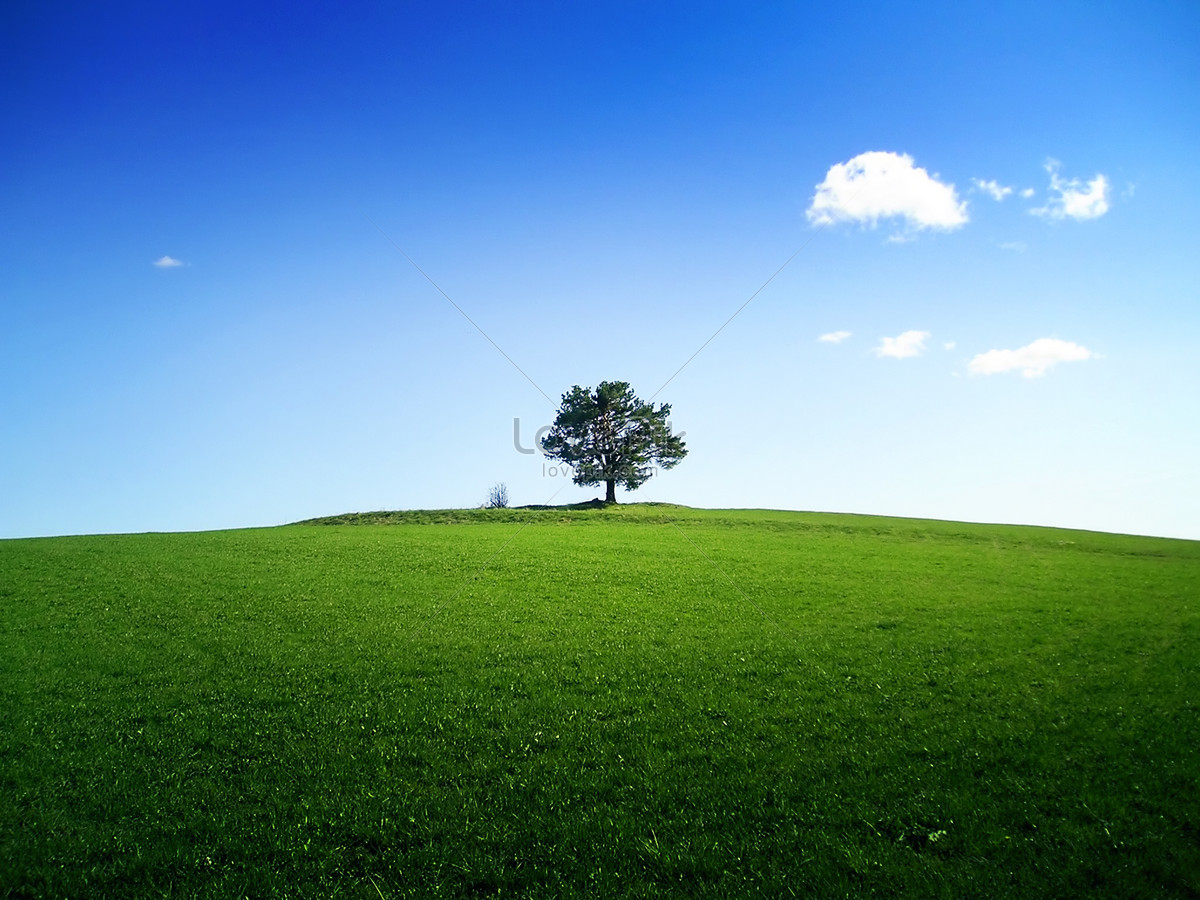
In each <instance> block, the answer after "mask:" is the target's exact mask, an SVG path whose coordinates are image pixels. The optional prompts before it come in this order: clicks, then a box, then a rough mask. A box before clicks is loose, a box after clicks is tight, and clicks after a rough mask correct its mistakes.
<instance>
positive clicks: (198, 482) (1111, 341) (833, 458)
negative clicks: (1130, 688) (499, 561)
mask: <svg viewBox="0 0 1200 900" xmlns="http://www.w3.org/2000/svg"><path fill="white" fill-rule="evenodd" d="M0 42H2V43H0V73H2V74H0V77H2V78H3V84H4V91H3V94H2V98H0V103H2V104H3V105H2V107H0V112H2V115H0V198H2V207H3V223H4V225H3V227H4V233H3V240H2V242H0V312H2V314H3V318H2V322H3V324H2V326H0V378H2V379H3V389H2V391H0V536H5V537H15V536H25V535H45V534H62V533H78V532H109V531H148V530H192V529H210V528H232V527H241V526H257V525H271V524H278V523H282V522H287V521H293V520H296V519H300V518H305V517H310V516H317V515H323V514H332V513H338V512H345V511H351V510H367V509H381V508H420V507H457V506H470V505H476V504H478V503H479V502H480V501H481V500H482V499H483V498H484V496H485V494H486V492H487V489H488V487H489V486H490V485H491V484H493V483H494V482H497V481H504V482H506V483H507V484H508V487H509V491H510V494H511V495H512V499H513V501H514V502H515V503H520V504H523V503H542V502H546V501H547V500H550V499H551V498H552V497H553V502H555V503H563V502H573V501H578V500H581V499H588V498H591V497H593V496H595V495H596V494H597V493H599V492H601V490H602V489H596V488H580V487H576V486H574V485H571V484H569V483H566V482H565V480H564V479H563V478H562V477H554V476H553V475H552V474H551V472H550V470H549V469H548V467H547V465H546V461H545V460H544V459H543V458H542V457H541V456H540V455H538V454H522V453H520V452H518V451H517V450H516V448H515V447H514V440H513V420H514V418H517V419H519V420H520V423H521V426H520V427H521V435H522V442H523V443H524V445H525V446H527V447H528V446H531V445H532V440H533V435H534V432H536V430H537V428H538V427H539V426H542V425H545V424H548V423H549V422H550V421H551V420H552V418H553V415H554V404H553V403H550V402H548V401H547V400H546V399H545V397H544V396H543V395H542V393H541V392H542V391H544V392H545V394H547V395H549V396H550V397H551V398H553V399H554V400H555V401H557V399H558V398H559V397H560V395H561V394H562V393H563V392H564V391H566V390H567V389H568V388H569V387H570V386H571V385H573V384H585V385H594V384H596V383H597V382H599V381H601V380H605V379H616V380H624V381H629V382H631V383H632V384H633V386H634V388H635V389H636V390H637V391H638V393H639V394H641V396H642V397H643V398H646V397H648V396H650V395H651V394H654V393H655V392H656V391H657V390H658V389H659V388H660V386H662V385H663V383H664V382H666V381H667V380H668V379H669V378H671V376H672V374H673V373H675V372H676V370H677V369H678V368H679V367H680V366H681V365H682V364H683V363H684V362H685V361H686V360H688V358H689V357H691V356H692V354H693V353H695V351H696V350H697V349H698V348H699V347H701V345H703V344H704V342H705V341H706V340H708V339H709V338H710V336H712V335H713V333H714V332H716V331H717V329H718V328H720V327H721V325H722V323H724V322H725V321H726V320H727V319H728V318H729V316H730V315H732V314H733V313H734V311H735V310H737V309H738V308H739V307H741V306H742V305H743V304H744V303H745V302H746V300H747V299H748V298H750V297H751V296H752V295H753V294H754V292H755V291H756V290H757V289H758V288H759V287H760V286H761V285H762V284H763V283H764V282H765V281H767V279H768V278H770V277H771V275H772V274H773V273H775V272H776V270H778V269H779V267H780V266H781V265H783V264H784V262H785V261H787V260H788V259H789V257H791V256H792V254H793V253H796V251H797V250H799V253H797V254H796V255H795V257H794V259H792V261H791V262H790V264H788V265H787V267H786V268H784V269H783V271H782V272H780V273H779V274H778V275H777V276H776V277H775V278H774V280H772V281H771V282H770V284H768V285H767V287H766V288H765V289H763V290H762V291H761V293H759V294H758V295H757V296H755V297H754V299H753V300H752V302H750V303H749V304H748V305H746V306H745V308H744V309H743V310H742V311H741V313H740V314H739V315H738V316H737V317H736V318H735V319H734V320H733V321H732V322H730V323H729V324H728V325H727V326H726V327H725V328H724V329H723V330H721V331H720V333H719V334H718V335H717V336H716V338H715V339H713V340H712V341H711V343H709V344H708V345H707V346H706V347H705V348H704V350H703V351H702V352H700V353H699V354H698V355H696V356H695V358H694V359H693V360H692V361H691V362H690V364H688V365H687V366H686V367H685V368H684V369H683V370H682V371H681V372H679V374H678V375H676V376H675V377H674V379H673V380H672V381H670V383H669V385H667V386H666V387H665V388H664V389H663V390H662V393H661V394H660V395H659V396H658V397H657V400H659V401H663V400H665V401H668V402H670V403H671V404H672V405H673V408H674V413H673V416H672V418H673V422H674V424H675V427H676V429H677V430H682V431H685V432H686V438H685V440H686V441H687V444H688V446H689V449H690V451H691V452H690V455H689V457H688V458H687V459H686V460H685V461H684V462H683V463H682V464H681V465H680V466H679V467H678V468H677V469H674V470H672V471H670V472H666V473H663V474H662V475H661V476H660V477H658V478H656V479H653V480H652V481H651V482H650V483H649V484H647V485H646V486H645V487H643V488H642V489H641V490H639V491H638V492H636V493H635V494H632V495H628V494H626V495H622V499H637V500H665V501H672V502H678V503H685V504H689V505H693V506H705V507H773V508H787V509H806V510H831V511H845V512H862V513H879V514H890V515H902V516H921V517H936V518H950V519H964V520H973V521H989V522H1017V523H1030V524H1045V525H1062V526H1070V527H1082V528H1092V529H1100V530H1106V531H1121V532H1133V533H1149V534H1161V535H1173V536H1181V537H1189V538H1200V462H1198V459H1200V454H1198V453H1197V448H1198V447H1200V362H1198V359H1197V348H1198V347H1200V304H1198V300H1200V263H1198V260H1200V252H1198V251H1197V248H1196V243H1197V237H1198V235H1200V228H1198V227H1197V221H1198V220H1197V209H1200V152H1197V151H1198V148H1200V103H1197V97H1200V54H1197V52H1196V49H1197V47H1200V6H1197V5H1196V4H1195V3H1193V2H1180V3H1156V2H1149V3H1147V2H1137V3H1093V2H1088V3H1050V4H1048V3H1045V2H1044V0H1041V2H1036V3H997V2H993V3H987V4H974V5H973V4H964V3H958V2H953V3H907V2H906V3H894V4H888V3H870V4H856V3H842V2H839V3H836V4H806V3H767V4H756V5H752V6H751V8H750V9H747V8H746V5H745V4H734V3H703V2H701V3H697V2H688V3H660V4H642V3H613V2H605V3H591V2H579V3H561V4H557V3H556V4H549V3H534V4H519V3H518V4H514V3H504V4H501V3H475V4H466V3H462V4H455V3H450V4H382V3H381V4H363V5H345V6H344V7H343V6H341V5H335V4H329V5H325V6H322V5H318V4H295V3H287V4H284V3H278V4H253V3H251V4H244V3H237V4H234V3H202V4H193V5H192V8H186V9H180V8H177V7H176V5H174V4H160V3H146V4H122V3H116V4H100V3H82V4H71V5H67V4H42V3H32V2H16V3H8V4H5V5H4V7H3V9H2V10H0ZM863 154H872V155H871V156H866V157H864V156H863ZM855 160H857V161H859V162H864V161H871V160H873V161H875V162H876V163H881V164H885V165H884V166H883V169H884V170H883V171H874V170H872V169H871V167H870V166H866V167H865V168H864V170H863V173H862V174H861V175H860V178H859V180H857V181H854V180H853V179H852V180H851V183H850V184H849V185H848V186H846V187H845V189H844V190H841V191H840V192H839V190H838V189H837V186H836V184H835V182H836V180H837V174H838V172H840V171H844V168H840V167H844V166H845V165H846V164H848V163H851V162H852V161H855ZM876 168H878V166H876ZM983 182H988V183H990V187H991V188H993V189H996V188H1011V193H1009V194H1007V195H1005V196H1003V198H1002V199H999V200H997V199H995V198H994V197H993V195H992V191H990V190H989V189H988V188H987V187H984V186H982V183H983ZM823 184H824V185H825V186H826V188H825V191H824V194H825V201H822V202H825V203H826V205H825V206H820V204H818V205H817V206H814V203H815V202H816V201H817V198H818V196H819V193H820V192H819V191H818V186H819V185H823ZM1022 192H1025V193H1026V194H1027V195H1028V196H1022ZM1030 192H1031V193H1030ZM818 207H819V208H818ZM821 209H824V210H826V214H825V215H822V214H821ZM829 210H833V213H832V214H831V213H829ZM397 247H399V248H402V249H403V251H404V252H405V253H407V254H409V255H410V256H411V257H412V259H413V260H415V261H416V262H417V263H418V264H419V265H420V266H421V267H422V268H423V269H424V271H425V272H427V273H428V274H429V276H430V277H431V278H432V279H433V280H434V281H436V282H437V284H438V285H440V287H441V288H442V289H443V290H444V291H445V292H446V294H448V295H449V297H450V298H452V299H453V301H454V302H455V303H457V304H458V305H459V306H460V307H461V308H462V309H463V310H464V311H465V312H466V313H467V314H468V315H469V316H470V317H471V318H472V319H473V320H474V322H475V323H477V324H478V326H479V328H480V329H482V330H483V331H484V332H486V334H487V335H488V336H489V337H490V338H491V339H492V340H493V341H494V342H495V344H497V345H498V346H499V347H500V348H502V349H503V351H504V353H505V354H507V355H508V356H509V357H510V358H511V360H512V361H514V362H515V363H516V364H517V365H518V366H520V368H521V369H522V370H524V372H525V373H527V374H528V376H529V379H530V380H531V381H532V382H533V383H532V384H531V381H530V380H527V379H526V378H525V377H524V376H522V374H521V373H520V372H518V371H517V370H516V369H515V368H514V367H513V365H511V364H510V362H509V361H508V360H506V359H505V357H504V356H503V355H502V354H501V353H499V352H497V350H496V349H495V348H494V347H493V346H492V344H490V343H489V342H488V341H487V340H486V339H485V338H484V337H483V336H481V334H480V333H479V332H478V331H476V330H475V328H473V327H472V325H471V324H470V323H468V322H467V321H466V320H465V319H464V318H463V317H462V316H461V315H460V314H459V312H457V311H456V310H455V309H454V307H453V306H452V305H451V304H450V303H449V302H447V300H446V299H445V298H443V296H442V295H441V294H439V293H438V291H437V290H435V289H434V287H433V286H432V285H431V284H430V282H429V281H427V280H425V279H424V278H423V277H422V276H421V274H420V273H419V272H417V271H416V269H414V268H413V266H412V265H410V264H409V262H408V261H407V260H406V259H405V258H404V256H403V255H402V254H401V253H400V252H399V251H398V250H397ZM156 262H157V263H160V264H159V265H156ZM175 262H177V263H179V264H178V265H174V264H172V263H175ZM837 332H849V333H850V334H849V336H848V337H845V338H844V339H843V340H840V341H838V342H834V341H832V340H826V341H821V340H819V338H820V337H821V336H822V335H832V334H835V333H837ZM910 332H916V333H917V334H910V335H909V336H908V337H907V338H903V337H902V336H904V335H906V333H910ZM886 338H891V339H897V340H893V341H891V342H890V343H887V342H885V339H886ZM1047 340H1048V341H1051V342H1052V343H1046V341H1047ZM1036 341H1043V343H1042V344H1038V345H1034V342H1036ZM1031 345H1034V347H1035V349H1036V348H1037V347H1041V348H1042V349H1043V351H1044V352H1043V354H1042V356H1041V357H1040V358H1041V359H1042V361H1043V362H1045V361H1046V352H1049V356H1050V361H1051V362H1053V360H1054V359H1059V358H1061V359H1062V361H1060V362H1058V363H1057V364H1056V365H1050V366H1049V367H1047V368H1045V369H1044V371H1043V372H1042V374H1040V375H1034V376H1033V377H1030V376H1029V375H1026V374H1023V373H1024V372H1025V371H1029V372H1030V374H1031V375H1032V374H1033V373H1034V372H1036V371H1037V367H1036V365H1034V368H1033V369H1030V368H1029V367H1030V363H1029V358H1030V354H1032V353H1034V351H1030V350H1025V351H1023V352H1022V348H1029V347H1030V346H1031ZM889 346H890V347H892V348H893V351H894V350H895V349H896V348H903V347H908V348H910V349H911V351H912V355H908V356H897V355H888V354H887V352H886V351H887V348H888V347H889ZM1047 348H1049V349H1048V351H1047ZM1064 348H1066V349H1065V350H1064ZM918 351H919V352H918ZM990 351H1015V352H1014V353H1009V354H1004V353H1000V354H991V355H990V356H988V355H986V354H989V352H990ZM1072 355H1074V356H1075V357H1086V358H1074V359H1070V358H1068V357H1070V356H1072ZM1014 365H1015V366H1016V368H1015V369H1014V368H1011V367H1012V366H1014ZM534 385H536V386H537V387H535V386H534ZM539 388H540V390H539ZM560 488H561V490H560ZM556 492H557V493H556Z"/></svg>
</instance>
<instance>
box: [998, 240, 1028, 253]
mask: <svg viewBox="0 0 1200 900" xmlns="http://www.w3.org/2000/svg"><path fill="white" fill-rule="evenodd" d="M1000 249H1001V250H1011V251H1012V252H1013V253H1024V252H1025V251H1026V250H1028V249H1029V245H1028V244H1026V243H1025V242H1024V241H1005V242H1004V243H1003V244H1001V245H1000Z"/></svg>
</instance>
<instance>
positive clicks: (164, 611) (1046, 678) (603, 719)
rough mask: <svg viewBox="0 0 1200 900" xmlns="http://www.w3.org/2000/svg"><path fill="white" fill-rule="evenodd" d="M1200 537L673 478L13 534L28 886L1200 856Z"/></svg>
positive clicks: (805, 891) (828, 873) (103, 889)
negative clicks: (243, 521) (612, 495)
mask: <svg viewBox="0 0 1200 900" xmlns="http://www.w3.org/2000/svg"><path fill="white" fill-rule="evenodd" d="M1198 623H1200V543H1197V542H1189V541H1177V540H1166V539H1155V538H1142V537H1128V536H1119V535H1109V534H1097V533H1089V532H1074V531H1061V530H1054V529H1041V528H1024V527H1013V526H985V525H965V524H956V523H947V522H933V521H918V520H901V519H882V518H873V517H864V516H839V515H820V514H802V513H789V512H773V511H764V510H697V509H688V508H685V507H676V506H668V505H656V504H637V505H629V506H619V507H609V508H603V507H600V508H596V507H594V506H591V505H588V504H584V505H582V506H578V507H560V508H541V509H538V508H530V509H517V510H459V511H453V510H451V511H437V512H428V511H425V512H405V513H367V514H356V515H353V516H343V517H335V518H333V519H324V520H314V521H313V522H311V523H303V524H298V525H293V526H287V527H283V528H273V529H261V530H248V531H226V532H211V533H201V534H147V535H121V536H97V537H70V538H53V539H37V540H15V541H0V897H26V896H72V897H83V896H97V897H99V896H106V897H111V896H121V897H151V896H181V897H182V896H187V897H205V896H213V897H216V896H222V897H224V896H293V897H384V898H393V897H487V896H505V897H510V896H520V897H563V896H594V897H663V896H709V897H739V896H762V897H779V896H789V895H790V894H789V892H791V893H794V894H795V895H796V896H820V897H833V896H855V897H858V896H900V895H906V896H921V897H930V896H946V897H968V896H969V897H1080V896H1146V897H1151V896H1154V897H1195V896H1198V895H1200V749H1198V748H1200V715H1198V710H1200V630H1198V627H1197V626H1198Z"/></svg>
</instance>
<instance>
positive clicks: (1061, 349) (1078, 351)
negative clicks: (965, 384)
mask: <svg viewBox="0 0 1200 900" xmlns="http://www.w3.org/2000/svg"><path fill="white" fill-rule="evenodd" d="M1094 356H1095V354H1094V353H1092V351H1090V350H1088V349H1087V347H1082V346H1080V345H1079V344H1075V343H1072V342H1071V341H1060V340H1058V339H1057V338H1039V339H1038V340H1036V341H1034V342H1033V343H1032V344H1027V345H1026V346H1024V347H1021V348H1019V349H1017V350H989V351H988V352H987V353H980V354H979V355H978V356H976V357H975V358H974V359H972V360H971V362H970V363H968V365H967V370H968V371H969V372H970V373H971V374H972V375H1000V374H1003V373H1006V372H1013V371H1016V370H1018V369H1019V370H1020V372H1021V374H1022V375H1024V376H1025V377H1026V378H1040V377H1041V376H1042V375H1045V374H1046V372H1047V371H1049V370H1050V369H1051V368H1053V367H1054V366H1056V365H1058V364H1059V363H1060V362H1079V361H1081V360H1085V359H1092V358H1093V357H1094Z"/></svg>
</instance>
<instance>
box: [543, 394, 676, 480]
mask: <svg viewBox="0 0 1200 900" xmlns="http://www.w3.org/2000/svg"><path fill="white" fill-rule="evenodd" d="M670 414H671V405H670V404H669V403H662V404H659V406H658V408H657V409H656V408H655V406H654V404H653V403H643V402H642V401H641V400H639V399H638V397H637V396H636V395H635V394H634V393H633V389H632V388H631V387H630V386H629V384H628V383H626V382H624V381H602V382H601V383H600V386H599V387H597V388H596V389H595V390H594V391H593V390H592V389H591V388H585V387H580V386H579V385H575V386H574V387H573V388H571V390H569V391H567V393H565V394H563V397H562V405H561V406H560V407H559V410H558V415H557V416H556V417H555V419H554V425H553V426H552V427H551V429H550V432H549V433H548V434H547V435H546V436H545V437H544V438H543V439H542V450H543V451H544V452H545V454H546V455H547V456H549V457H550V458H551V459H557V460H561V461H562V462H565V463H567V464H568V465H569V466H571V467H572V469H574V471H575V474H574V477H573V480H574V482H575V483H576V484H579V485H589V484H604V485H606V487H607V494H606V496H605V498H604V499H605V502H607V503H616V502H617V493H616V486H617V485H618V484H620V485H622V486H623V487H624V488H625V489H626V490H630V491H632V490H636V489H637V488H639V487H641V486H642V485H643V484H645V483H646V481H647V480H649V478H650V476H651V475H653V474H654V466H655V464H657V465H658V466H661V467H662V468H664V469H670V468H671V467H673V466H675V465H677V464H678V463H679V461H680V460H682V459H683V458H684V457H685V456H687V449H686V447H685V446H684V443H683V441H682V439H680V438H679V437H677V436H675V435H674V434H672V433H671V425H670V422H669V421H668V420H667V417H668V416H669V415H670Z"/></svg>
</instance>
